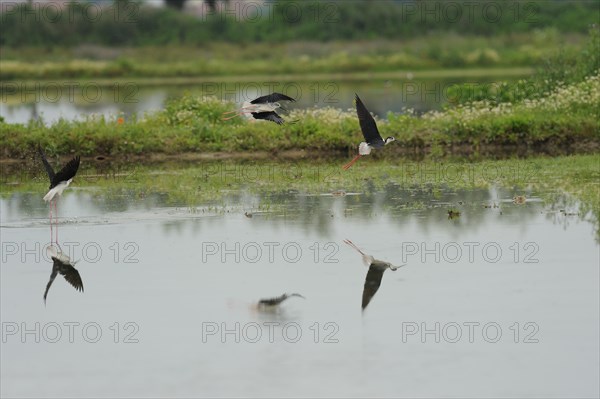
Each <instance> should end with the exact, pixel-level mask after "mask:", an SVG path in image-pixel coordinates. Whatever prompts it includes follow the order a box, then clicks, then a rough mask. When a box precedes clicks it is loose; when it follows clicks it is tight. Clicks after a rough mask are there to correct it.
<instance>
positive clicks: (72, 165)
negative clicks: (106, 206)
mask: <svg viewBox="0 0 600 399" xmlns="http://www.w3.org/2000/svg"><path fill="white" fill-rule="evenodd" d="M38 152H39V153H40V157H41V158H42V162H43V163H44V167H45V168H46V172H47V173H48V178H49V179H50V187H49V191H48V192H47V193H46V195H44V201H46V202H49V203H50V244H52V206H54V212H55V216H54V217H55V219H56V216H57V215H56V214H57V212H58V210H57V208H56V200H57V199H58V197H59V196H61V195H62V193H63V191H64V190H65V188H67V187H68V186H69V184H71V182H72V181H73V178H74V177H75V174H77V169H79V162H80V158H79V156H77V157H75V158H73V159H71V160H70V161H69V162H67V164H66V165H65V166H63V168H62V169H61V170H59V171H58V172H57V173H54V169H52V166H50V163H48V159H46V154H45V153H44V150H42V147H40V146H38ZM56 244H58V226H57V227H56Z"/></svg>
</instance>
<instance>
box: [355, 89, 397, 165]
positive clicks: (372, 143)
mask: <svg viewBox="0 0 600 399" xmlns="http://www.w3.org/2000/svg"><path fill="white" fill-rule="evenodd" d="M355 96H356V97H355V98H354V102H355V103H356V114H357V115H358V122H359V123H360V130H361V131H362V134H363V136H364V138H365V141H363V142H362V143H360V144H359V146H358V155H356V156H355V157H354V159H352V161H350V162H348V163H347V164H346V165H344V170H348V169H349V168H350V167H351V166H352V165H354V162H356V161H357V160H358V158H360V157H361V156H363V155H369V154H370V153H371V151H372V150H373V148H376V149H380V148H383V147H384V146H385V145H386V144H389V143H391V142H392V141H395V140H396V139H395V138H394V137H392V136H390V137H388V138H386V139H385V141H384V140H383V139H382V138H381V135H380V134H379V130H378V129H377V124H376V123H375V119H373V116H372V115H371V114H370V113H369V111H368V110H367V107H365V105H364V104H363V102H362V101H361V100H360V98H359V97H358V94H355Z"/></svg>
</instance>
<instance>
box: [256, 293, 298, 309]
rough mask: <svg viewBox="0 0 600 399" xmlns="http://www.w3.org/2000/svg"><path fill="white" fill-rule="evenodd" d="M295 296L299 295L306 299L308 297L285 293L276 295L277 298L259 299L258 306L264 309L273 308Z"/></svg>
mask: <svg viewBox="0 0 600 399" xmlns="http://www.w3.org/2000/svg"><path fill="white" fill-rule="evenodd" d="M293 296H297V297H300V298H302V299H306V298H304V297H303V296H302V295H300V294H283V295H281V296H278V297H275V298H268V299H261V300H260V301H258V307H259V308H263V309H265V308H273V307H275V306H278V305H280V304H281V302H283V301H285V300H286V299H288V298H291V297H293Z"/></svg>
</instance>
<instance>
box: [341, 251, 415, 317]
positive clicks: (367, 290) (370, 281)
mask: <svg viewBox="0 0 600 399" xmlns="http://www.w3.org/2000/svg"><path fill="white" fill-rule="evenodd" d="M344 242H345V243H346V244H348V245H350V246H351V247H352V248H354V249H355V250H357V251H358V253H360V254H361V255H362V259H363V262H364V263H365V265H367V266H369V271H368V272H367V278H366V279H365V287H364V289H363V295H362V310H363V311H364V310H365V308H366V307H367V305H368V304H369V302H371V299H373V297H374V296H375V293H376V292H377V290H378V289H379V286H380V285H381V279H382V278H383V272H385V271H386V270H387V269H388V268H389V269H390V270H394V271H396V270H398V269H399V268H401V267H402V266H406V265H400V266H394V265H392V264H391V263H389V262H384V261H382V260H377V259H375V258H373V257H372V256H371V255H367V254H365V253H364V252H363V251H361V250H360V249H359V248H358V247H357V246H356V245H354V243H353V242H352V241H350V240H344Z"/></svg>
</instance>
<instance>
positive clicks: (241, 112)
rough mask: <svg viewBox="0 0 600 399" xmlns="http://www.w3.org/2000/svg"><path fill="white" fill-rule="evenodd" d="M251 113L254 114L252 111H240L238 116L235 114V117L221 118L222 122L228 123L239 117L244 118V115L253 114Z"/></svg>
mask: <svg viewBox="0 0 600 399" xmlns="http://www.w3.org/2000/svg"><path fill="white" fill-rule="evenodd" d="M251 112H252V111H240V112H238V113H237V114H235V115H233V116H228V117H226V118H221V120H222V121H228V120H230V119H233V118H235V117H237V116H242V115H244V114H249V113H251Z"/></svg>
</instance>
